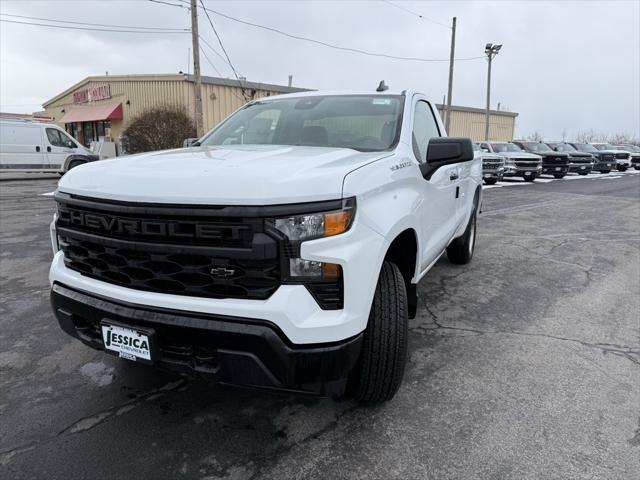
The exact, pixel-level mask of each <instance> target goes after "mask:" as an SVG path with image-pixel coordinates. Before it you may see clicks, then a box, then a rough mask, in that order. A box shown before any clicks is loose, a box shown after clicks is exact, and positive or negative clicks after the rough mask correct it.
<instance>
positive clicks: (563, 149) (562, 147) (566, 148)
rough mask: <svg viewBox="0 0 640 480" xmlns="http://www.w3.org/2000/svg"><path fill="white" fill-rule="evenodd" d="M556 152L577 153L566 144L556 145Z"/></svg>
mask: <svg viewBox="0 0 640 480" xmlns="http://www.w3.org/2000/svg"><path fill="white" fill-rule="evenodd" d="M556 151H557V152H577V150H576V149H575V148H573V147H572V146H571V145H569V144H568V143H558V144H557V145H556Z"/></svg>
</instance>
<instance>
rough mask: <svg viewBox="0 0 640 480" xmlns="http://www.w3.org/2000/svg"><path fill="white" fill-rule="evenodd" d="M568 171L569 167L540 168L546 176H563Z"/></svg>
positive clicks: (544, 166)
mask: <svg viewBox="0 0 640 480" xmlns="http://www.w3.org/2000/svg"><path fill="white" fill-rule="evenodd" d="M568 171H569V165H554V164H548V165H543V166H542V173H546V174H548V175H565V174H566V173H567V172H568Z"/></svg>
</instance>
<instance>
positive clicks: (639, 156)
mask: <svg viewBox="0 0 640 480" xmlns="http://www.w3.org/2000/svg"><path fill="white" fill-rule="evenodd" d="M474 152H475V156H476V158H481V159H482V165H483V166H482V176H483V179H484V183H486V184H487V185H493V184H495V183H496V182H498V181H500V180H502V179H503V178H504V177H522V178H524V179H525V181H528V182H533V181H535V179H536V178H537V177H539V176H540V175H542V174H547V175H553V176H554V177H555V178H563V177H564V176H565V175H567V174H568V173H577V174H579V175H588V174H589V173H591V172H600V173H609V172H611V170H613V169H614V168H615V169H617V170H618V171H620V172H624V171H626V170H627V169H628V168H635V169H636V170H640V147H637V146H635V145H615V146H614V145H610V144H608V143H570V142H534V141H527V140H514V141H512V142H479V143H476V144H475V146H474Z"/></svg>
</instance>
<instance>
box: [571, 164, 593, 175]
mask: <svg viewBox="0 0 640 480" xmlns="http://www.w3.org/2000/svg"><path fill="white" fill-rule="evenodd" d="M591 170H593V164H591V163H570V164H569V172H570V173H589V172H591Z"/></svg>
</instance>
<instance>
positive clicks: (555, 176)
mask: <svg viewBox="0 0 640 480" xmlns="http://www.w3.org/2000/svg"><path fill="white" fill-rule="evenodd" d="M553 178H557V179H558V180H560V179H561V178H564V173H554V174H553Z"/></svg>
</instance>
